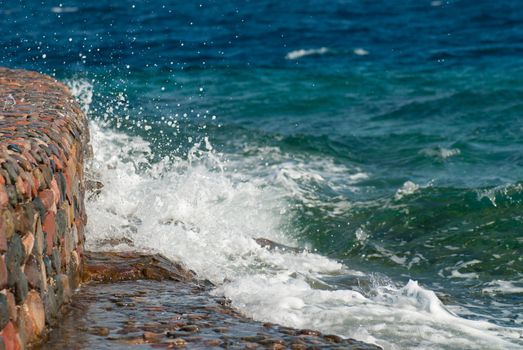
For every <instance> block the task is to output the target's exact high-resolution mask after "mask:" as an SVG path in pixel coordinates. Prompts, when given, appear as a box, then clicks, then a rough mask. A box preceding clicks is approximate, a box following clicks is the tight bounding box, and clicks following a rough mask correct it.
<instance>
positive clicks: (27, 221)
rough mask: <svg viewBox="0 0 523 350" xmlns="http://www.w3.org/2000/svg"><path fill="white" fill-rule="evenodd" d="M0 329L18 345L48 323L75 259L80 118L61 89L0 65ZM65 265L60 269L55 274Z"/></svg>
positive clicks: (77, 263)
mask: <svg viewBox="0 0 523 350" xmlns="http://www.w3.org/2000/svg"><path fill="white" fill-rule="evenodd" d="M0 96H9V98H10V100H11V101H12V102H13V103H9V104H0V290H1V291H2V293H0V329H2V328H3V330H2V342H1V344H0V350H1V348H2V346H4V347H5V348H6V349H16V348H25V347H26V346H27V345H31V344H32V343H34V342H36V341H38V339H40V337H41V336H42V333H43V332H44V331H45V329H46V324H47V325H51V324H54V322H55V320H56V317H57V316H58V312H59V310H60V307H61V305H62V304H63V303H65V302H67V301H68V300H69V299H70V297H71V286H73V287H76V286H77V284H78V281H79V280H80V272H81V267H82V265H83V254H82V252H83V246H82V245H83V239H80V238H83V229H84V225H85V223H86V215H85V209H84V204H83V198H84V189H85V186H84V184H83V181H84V179H83V161H84V158H85V156H86V155H88V154H90V149H89V147H90V146H89V132H88V127H87V119H86V118H85V115H84V114H83V113H82V112H81V110H80V108H79V106H78V104H76V103H75V102H74V100H73V98H72V97H71V94H70V92H69V91H68V89H67V88H66V87H65V86H64V85H63V84H60V83H59V82H57V81H56V80H54V79H52V78H50V77H48V76H45V75H41V74H38V73H35V72H28V71H23V70H9V69H5V68H0ZM64 272H67V275H65V274H63V273H64Z"/></svg>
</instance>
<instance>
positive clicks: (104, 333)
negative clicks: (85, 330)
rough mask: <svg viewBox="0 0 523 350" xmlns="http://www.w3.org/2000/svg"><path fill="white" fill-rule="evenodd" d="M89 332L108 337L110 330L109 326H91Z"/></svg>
mask: <svg viewBox="0 0 523 350" xmlns="http://www.w3.org/2000/svg"><path fill="white" fill-rule="evenodd" d="M89 333H91V334H94V335H99V336H100V337H107V336H108V335H109V333H110V331H109V328H107V327H91V328H89Z"/></svg>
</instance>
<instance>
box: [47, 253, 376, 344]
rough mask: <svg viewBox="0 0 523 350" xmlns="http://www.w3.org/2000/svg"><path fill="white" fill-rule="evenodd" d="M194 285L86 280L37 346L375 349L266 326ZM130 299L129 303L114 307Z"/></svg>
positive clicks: (164, 281)
mask: <svg viewBox="0 0 523 350" xmlns="http://www.w3.org/2000/svg"><path fill="white" fill-rule="evenodd" d="M105 263H106V264H109V263H110V259H108V260H106V261H105ZM197 284H198V282H197V281H195V280H190V279H189V280H183V281H173V280H162V281H155V280H125V281H120V282H115V283H100V282H91V283H88V284H86V285H84V286H83V287H82V289H81V290H80V291H79V292H78V293H77V294H75V296H74V297H73V301H72V304H71V306H70V307H69V308H68V309H69V311H68V312H67V313H66V316H65V319H64V320H63V322H62V326H61V327H59V328H58V329H56V330H54V331H51V333H50V336H49V342H47V343H46V344H44V345H42V346H41V347H40V349H68V346H69V344H72V343H75V344H82V345H81V346H79V347H78V349H96V348H111V344H114V346H115V347H116V348H118V346H121V345H124V346H125V348H133V347H140V346H143V345H145V344H148V346H149V347H152V348H178V347H187V348H188V349H192V348H195V349H210V348H217V347H219V348H230V349H247V348H252V349H291V348H292V349H314V348H324V349H334V348H341V349H352V350H356V349H374V350H375V349H378V348H377V347H375V346H370V347H367V348H366V347H363V346H361V345H362V344H363V343H360V342H356V343H352V344H351V343H350V342H349V340H348V339H341V338H340V339H341V342H340V343H335V344H334V343H333V342H332V341H331V339H329V340H327V339H325V338H324V337H323V336H322V334H321V333H319V332H318V334H319V336H304V335H297V333H299V332H300V330H294V333H295V334H294V335H291V334H288V333H290V332H289V328H286V327H281V326H279V325H276V324H274V325H272V324H271V326H270V327H268V325H267V324H264V323H261V322H256V321H253V320H251V319H249V318H245V317H242V316H241V315H240V314H239V313H238V312H237V311H235V310H234V309H232V308H231V306H230V305H222V303H221V302H222V301H223V299H222V298H217V297H215V296H213V295H211V294H210V291H211V288H212V286H208V287H206V288H200V287H198V288H197ZM130 301H132V302H133V303H134V307H133V308H119V307H114V305H115V304H116V303H129V302H130ZM159 305H161V308H158V306H159ZM93 324H95V325H96V327H106V328H109V329H111V336H110V338H107V337H99V336H95V335H93V334H91V333H89V332H87V331H86V329H89V327H93ZM280 328H281V329H284V330H285V331H286V332H282V331H281V330H280ZM303 333H312V331H311V330H304V331H303ZM312 340H314V342H312ZM107 342H111V343H109V344H108V343H107ZM364 345H365V346H367V344H364Z"/></svg>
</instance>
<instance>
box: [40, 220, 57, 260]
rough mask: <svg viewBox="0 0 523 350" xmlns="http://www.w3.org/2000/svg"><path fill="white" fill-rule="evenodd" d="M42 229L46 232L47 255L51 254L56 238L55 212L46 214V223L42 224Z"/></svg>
mask: <svg viewBox="0 0 523 350" xmlns="http://www.w3.org/2000/svg"><path fill="white" fill-rule="evenodd" d="M42 230H43V231H44V232H45V233H46V243H47V251H46V253H47V255H51V254H52V251H53V246H54V239H55V236H56V223H55V214H54V213H53V212H48V213H47V215H46V216H45V219H44V224H43V225H42Z"/></svg>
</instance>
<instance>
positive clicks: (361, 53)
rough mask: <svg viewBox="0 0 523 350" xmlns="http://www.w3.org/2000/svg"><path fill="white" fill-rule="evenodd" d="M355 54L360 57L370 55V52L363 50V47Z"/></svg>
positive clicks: (355, 51)
mask: <svg viewBox="0 0 523 350" xmlns="http://www.w3.org/2000/svg"><path fill="white" fill-rule="evenodd" d="M353 52H354V54H355V55H358V56H366V55H368V54H369V51H367V50H365V49H362V48H361V47H359V48H357V49H354V51H353Z"/></svg>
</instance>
